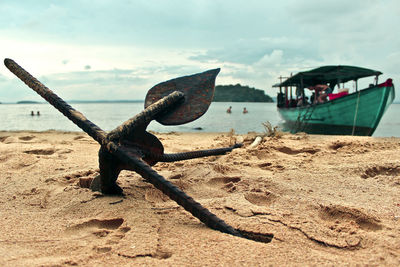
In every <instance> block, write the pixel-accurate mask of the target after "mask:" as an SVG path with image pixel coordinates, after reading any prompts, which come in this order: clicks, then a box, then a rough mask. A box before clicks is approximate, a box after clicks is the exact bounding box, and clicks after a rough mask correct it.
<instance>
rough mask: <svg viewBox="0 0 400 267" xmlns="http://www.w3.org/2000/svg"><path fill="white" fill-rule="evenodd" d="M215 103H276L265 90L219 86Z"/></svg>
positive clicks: (216, 88) (215, 94)
mask: <svg viewBox="0 0 400 267" xmlns="http://www.w3.org/2000/svg"><path fill="white" fill-rule="evenodd" d="M213 101H214V102H274V100H273V99H272V98H271V97H270V96H269V95H266V94H265V92H264V91H263V90H260V89H255V88H251V87H249V86H243V85H240V84H236V85H217V86H215V92H214V99H213Z"/></svg>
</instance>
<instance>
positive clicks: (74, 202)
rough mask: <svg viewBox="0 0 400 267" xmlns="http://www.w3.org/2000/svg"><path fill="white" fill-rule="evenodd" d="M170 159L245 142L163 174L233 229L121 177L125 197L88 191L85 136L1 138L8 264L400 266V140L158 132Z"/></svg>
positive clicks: (1, 255) (2, 255)
mask: <svg viewBox="0 0 400 267" xmlns="http://www.w3.org/2000/svg"><path fill="white" fill-rule="evenodd" d="M156 136H157V137H159V139H160V140H161V141H162V143H163V144H164V147H165V152H167V153H174V152H183V151H190V150H195V149H207V148H217V147H224V146H229V145H231V144H233V143H234V142H235V140H244V147H243V148H239V149H236V150H234V151H233V152H231V153H229V154H227V155H223V156H212V157H207V158H200V159H193V160H187V161H180V162H174V163H157V164H156V165H155V166H154V169H155V170H157V171H158V172H159V173H160V174H161V175H163V176H164V177H165V178H166V179H168V180H169V181H171V182H172V183H174V184H175V185H177V186H178V187H180V188H181V189H183V190H184V191H185V192H186V193H187V194H188V195H190V196H191V197H193V198H194V199H195V200H197V201H198V202H200V203H201V204H202V205H203V206H205V207H206V208H208V209H209V210H210V211H211V212H213V213H215V214H216V215H218V216H219V217H220V218H222V219H223V220H224V221H225V222H227V223H228V224H230V225H231V226H233V227H234V228H237V229H240V230H243V231H249V232H254V233H258V234H260V235H265V236H270V235H271V236H272V235H273V238H272V241H271V242H269V243H263V242H255V241H253V240H248V239H244V238H238V237H234V236H230V235H227V234H223V233H220V232H218V231H214V230H211V229H209V228H207V227H206V226H205V225H204V224H203V223H201V222H200V221H199V220H198V219H196V218H195V217H193V216H192V215H191V214H190V213H188V212H186V211H185V210H184V209H183V208H182V207H180V206H179V205H178V204H176V203H175V202H173V201H171V200H169V198H168V197H166V196H164V195H163V194H162V193H161V192H159V191H158V190H157V189H155V188H154V187H153V186H152V185H151V184H149V183H147V182H146V181H145V180H144V179H143V178H141V177H140V176H139V175H138V174H136V173H134V172H129V171H123V172H122V173H121V174H120V176H119V179H118V183H119V185H120V186H121V187H122V188H123V189H124V192H125V194H126V196H125V197H117V196H103V195H102V194H100V193H97V192H92V191H91V190H89V189H88V188H85V186H86V183H85V181H87V180H90V179H92V178H93V177H95V176H97V175H98V156H97V152H98V149H99V145H98V144H97V143H96V142H95V141H93V140H92V139H91V138H90V137H89V136H87V135H86V134H85V133H80V132H72V133H71V132H70V133H67V132H56V131H49V132H26V131H25V132H0V179H1V185H0V192H1V194H0V204H1V209H0V217H1V220H0V265H1V266H103V265H104V266H106V265H107V266H135V265H137V266H143V265H148V266H155V265H160V266H268V265H276V266H281V265H351V266H354V265H361V266H362V265H380V266H382V265H386V266H399V265H400V153H399V151H400V138H373V137H350V136H310V135H306V134H298V135H289V134H288V135H284V136H282V137H279V138H271V137H265V138H264V139H263V140H262V142H261V143H260V144H259V145H258V146H257V147H255V148H250V144H251V142H252V141H253V140H254V138H255V135H254V134H247V135H231V134H227V133H225V134H223V133H170V134H158V133H156Z"/></svg>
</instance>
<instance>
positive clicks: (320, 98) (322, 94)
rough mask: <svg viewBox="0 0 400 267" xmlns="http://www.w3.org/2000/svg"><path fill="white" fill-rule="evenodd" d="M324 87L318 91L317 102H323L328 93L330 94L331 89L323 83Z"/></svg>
mask: <svg viewBox="0 0 400 267" xmlns="http://www.w3.org/2000/svg"><path fill="white" fill-rule="evenodd" d="M323 87H324V89H323V90H321V91H320V95H319V96H318V103H324V102H326V101H327V99H328V95H329V94H332V92H333V89H332V88H331V87H329V86H328V85H323Z"/></svg>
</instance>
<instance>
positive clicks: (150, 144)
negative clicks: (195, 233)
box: [4, 59, 246, 237]
mask: <svg viewBox="0 0 400 267" xmlns="http://www.w3.org/2000/svg"><path fill="white" fill-rule="evenodd" d="M4 64H5V65H6V67H7V68H8V69H9V70H10V71H11V72H13V73H14V74H15V75H16V76H17V77H18V78H20V79H21V80H22V81H23V82H24V83H26V84H27V85H28V86H29V87H30V88H32V89H33V90H34V91H36V92H37V93H38V94H39V95H41V96H42V97H43V98H44V99H46V100H47V101H48V102H49V103H50V104H52V105H53V106H54V107H55V108H56V109H58V110H59V111H60V112H61V113H62V114H64V115H65V116H66V117H67V118H69V119H70V120H71V121H72V122H74V123H75V124H76V125H77V126H79V127H80V128H81V129H82V130H83V131H85V132H86V133H88V134H89V135H90V136H91V137H92V138H93V139H95V140H96V141H97V142H98V143H99V144H100V145H101V147H100V150H99V165H100V188H101V191H102V192H103V193H105V194H122V189H121V188H120V187H119V186H118V185H117V184H116V180H117V178H118V175H119V173H120V171H121V170H123V169H126V170H132V171H135V172H137V173H138V174H140V175H141V176H142V177H143V178H145V179H146V180H148V181H149V182H150V183H151V184H153V185H154V186H155V187H156V188H158V189H159V190H161V191H162V192H163V193H164V194H166V195H167V196H169V197H170V198H171V199H172V200H174V201H176V202H177V203H178V204H179V205H181V206H182V207H183V208H184V209H185V210H187V211H188V212H190V213H191V214H192V215H193V216H195V217H196V218H198V219H199V220H200V221H201V222H203V223H204V224H205V225H207V226H208V227H210V228H212V229H215V230H218V231H221V232H224V233H227V234H231V235H234V236H239V237H246V235H242V234H241V233H240V232H239V231H238V230H235V229H234V228H232V227H231V226H229V225H228V224H226V223H225V222H224V221H223V220H221V219H220V218H218V217H217V216H216V215H214V214H213V213H211V212H210V211H209V210H208V209H206V208H204V207H203V206H201V204H200V203H198V202H196V201H195V200H194V199H193V198H191V197H190V196H188V195H186V193H184V192H183V191H181V190H180V189H179V188H178V187H176V186H175V185H173V184H172V183H170V182H169V181H167V180H166V179H165V178H164V177H162V176H161V175H159V174H158V173H157V172H156V171H155V170H153V169H152V168H151V167H150V165H149V164H151V165H152V164H155V163H156V162H157V161H160V160H166V161H173V160H183V159H189V158H195V157H202V156H209V155H221V154H224V153H226V152H229V151H231V150H232V149H234V148H236V147H239V146H240V145H235V146H232V147H229V148H222V149H213V150H203V151H194V152H188V153H179V154H172V155H169V154H164V148H163V146H162V144H161V142H160V141H159V140H158V138H157V137H155V136H154V135H152V134H150V133H148V132H147V131H146V130H145V129H146V127H147V125H148V123H149V122H150V121H151V120H152V119H154V118H166V121H167V124H168V122H171V121H172V122H175V123H176V122H180V121H181V123H184V122H182V121H184V120H182V117H183V115H182V113H181V112H185V111H188V112H189V114H190V117H191V119H192V120H193V118H194V119H195V118H196V116H197V117H199V116H201V115H202V114H200V113H201V112H203V114H204V112H205V111H206V110H207V108H208V105H209V103H208V104H207V101H210V102H211V99H210V100H205V98H204V97H205V96H203V95H202V96H201V97H200V98H196V99H197V100H198V99H201V100H199V101H200V102H201V104H199V105H195V104H193V103H191V102H190V101H187V99H188V98H189V97H191V96H192V94H196V93H199V92H200V91H198V90H200V87H198V89H196V90H195V91H192V90H191V89H190V88H189V87H190V84H189V81H186V82H184V83H183V85H184V86H183V85H182V84H180V83H179V82H178V84H180V85H179V86H181V87H182V88H181V89H182V91H181V90H179V91H181V92H175V91H176V90H174V88H175V87H173V86H172V91H171V90H165V88H166V84H170V85H171V81H177V80H179V79H180V78H178V79H175V80H171V81H169V82H167V83H165V84H164V85H163V86H162V89H163V90H164V91H163V93H158V92H157V90H155V89H154V88H155V87H153V88H152V90H153V95H156V96H160V98H158V99H157V97H154V98H152V100H151V101H150V102H151V103H150V102H149V104H148V105H147V104H146V107H148V109H147V108H146V109H145V111H144V112H142V113H140V114H138V115H137V116H135V117H134V118H132V119H131V120H128V121H127V122H125V123H124V124H123V125H121V126H120V127H118V128H117V129H115V130H113V131H112V132H110V133H109V134H108V135H107V133H106V132H105V131H103V130H102V129H100V128H99V127H98V126H97V125H95V124H94V123H92V122H91V121H89V120H88V119H87V118H86V117H85V116H84V115H83V114H82V113H80V112H79V111H77V110H75V109H73V108H72V107H71V106H69V105H68V104H67V103H66V102H64V101H63V100H62V99H61V98H60V97H58V96H57V95H56V94H55V93H53V92H52V91H51V90H50V89H49V88H47V87H46V86H44V85H43V84H42V83H40V82H39V81H38V80H37V79H36V78H34V77H33V76H32V75H30V74H29V73H28V72H27V71H25V70H24V69H23V68H22V67H20V66H19V65H18V64H17V63H15V62H14V61H13V60H11V59H5V60H4ZM218 72H219V69H218V70H212V71H209V72H205V73H203V75H205V78H204V77H202V76H201V74H199V75H200V76H199V75H192V76H187V77H184V79H185V78H188V77H189V80H193V81H195V84H196V86H201V85H199V82H200V84H202V85H203V86H208V87H207V88H208V89H206V91H207V92H206V93H205V94H204V95H208V96H207V97H209V96H210V95H211V98H212V95H213V90H212V92H211V93H210V92H209V91H208V90H210V87H209V86H210V85H211V83H212V88H213V87H214V81H215V76H216V75H217V74H218ZM210 78H211V80H212V81H210ZM179 81H180V80H179ZM196 86H195V87H196ZM156 87H157V86H156ZM196 88H197V87H196ZM170 89H171V88H170ZM175 89H176V88H175ZM160 90H161V89H160ZM186 94H188V95H186ZM183 98H184V103H182V99H183ZM179 103H181V105H178V106H177V104H179ZM151 104H153V105H151ZM206 104H207V107H205V108H204V106H205V105H206ZM182 105H183V106H185V105H189V106H190V105H194V106H196V107H195V108H194V110H195V112H191V111H190V110H191V108H190V107H185V108H184V109H183V111H179V112H176V111H177V110H179V109H180V108H181V107H182ZM200 106H203V108H202V110H203V111H200V108H199V107H200ZM197 109H198V110H197ZM168 111H169V112H168ZM160 114H161V115H162V116H161V115H160ZM170 114H172V115H171V116H170ZM199 114H200V115H199Z"/></svg>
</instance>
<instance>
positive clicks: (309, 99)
mask: <svg viewBox="0 0 400 267" xmlns="http://www.w3.org/2000/svg"><path fill="white" fill-rule="evenodd" d="M381 74H382V72H380V71H376V70H371V69H366V68H360V67H355V66H344V65H336V66H323V67H319V68H316V69H312V70H309V71H303V72H299V73H297V74H296V75H293V76H291V77H289V78H286V80H285V81H282V80H283V77H280V83H278V84H275V85H273V87H279V92H278V96H277V105H278V108H293V107H299V106H306V105H313V104H318V103H322V102H325V101H330V100H333V99H336V98H340V97H343V96H345V95H347V94H349V89H347V88H344V83H346V82H348V81H354V82H355V90H356V91H358V80H359V79H360V78H364V77H370V76H375V80H374V83H373V84H370V86H376V85H378V76H379V75H381ZM336 86H337V88H338V89H337V90H336V91H334V90H335V87H336ZM340 86H341V87H340ZM305 89H307V92H306V91H305ZM308 90H309V91H308ZM310 94H311V95H310ZM307 95H310V96H307Z"/></svg>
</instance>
